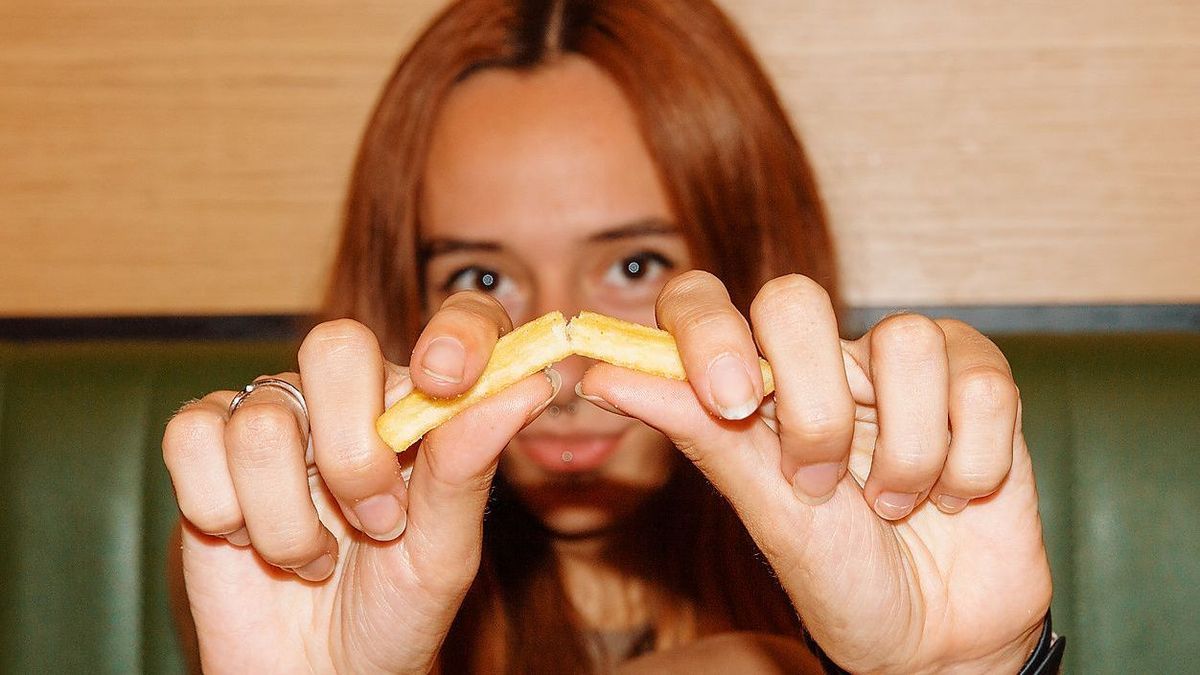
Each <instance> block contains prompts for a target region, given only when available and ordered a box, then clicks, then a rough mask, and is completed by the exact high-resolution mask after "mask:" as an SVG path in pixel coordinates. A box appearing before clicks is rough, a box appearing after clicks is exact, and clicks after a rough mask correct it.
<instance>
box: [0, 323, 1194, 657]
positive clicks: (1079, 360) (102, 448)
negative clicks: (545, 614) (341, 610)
mask: <svg viewBox="0 0 1200 675" xmlns="http://www.w3.org/2000/svg"><path fill="white" fill-rule="evenodd" d="M1001 345H1002V347H1004V349H1005V351H1006V353H1007V354H1008V355H1009V358H1010V360H1011V361H1012V364H1013V367H1014V370H1015V371H1016V373H1017V380H1018V383H1019V384H1020V386H1021V390H1022V394H1023V398H1024V401H1025V429H1026V434H1027V436H1028V439H1029V443H1030V447H1031V448H1032V449H1033V453H1034V457H1035V461H1036V463H1037V469H1038V477H1039V485H1040V489H1041V492H1042V495H1043V500H1042V510H1043V520H1044V523H1045V528H1046V536H1047V540H1048V543H1049V546H1050V550H1051V557H1052V564H1053V567H1054V574H1055V584H1056V591H1055V600H1054V616H1055V626H1056V627H1057V628H1058V629H1059V630H1060V631H1061V632H1064V633H1066V634H1068V635H1069V636H1070V639H1071V648H1070V650H1069V653H1068V663H1069V667H1070V670H1071V671H1073V672H1083V673H1118V672H1134V671H1136V672H1200V638H1198V636H1200V524H1198V523H1200V336H1196V335H1192V336H1094V337H1029V338H1007V339H1004V340H1001ZM293 359H294V357H293V354H292V349H291V347H290V346H289V345H285V344H281V343H263V344H259V343H237V344H214V343H205V344H194V343H190V344H185V343H175V344H152V343H140V342H123V343H86V344H27V345H18V344H0V537H2V539H0V541H2V542H3V544H2V545H0V672H3V673H9V672H12V673H27V672H47V673H68V672H89V673H126V672H139V671H143V672H156V673H157V672H178V671H180V662H179V658H178V656H177V653H176V644H175V638H174V635H173V632H172V626H171V621H170V618H169V614H168V611H167V607H166V602H165V582H164V577H163V574H162V570H163V565H164V558H165V545H166V544H165V542H166V538H167V535H168V533H169V530H170V528H171V525H172V523H173V521H174V519H175V508H174V505H173V498H172V495H171V489H170V484H169V481H168V480H167V476H166V472H165V470H164V469H163V467H162V462H161V458H160V451H159V442H160V438H161V434H162V430H163V425H164V424H165V421H166V419H167V418H168V417H169V416H170V415H171V413H172V411H173V410H174V409H175V408H177V407H178V406H179V405H180V404H181V403H182V402H183V401H185V400H187V399H189V398H192V397H194V396H198V395H201V394H203V393H204V392H207V391H209V390H212V389H220V388H226V389H229V388H236V387H237V386H240V385H241V384H242V383H244V382H246V381H248V380H249V379H251V378H252V377H253V376H254V375H257V374H260V373H264V372H277V371H281V370H288V369H290V368H291V367H292V365H291V364H292V363H293Z"/></svg>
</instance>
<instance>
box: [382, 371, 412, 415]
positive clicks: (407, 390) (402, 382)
mask: <svg viewBox="0 0 1200 675" xmlns="http://www.w3.org/2000/svg"><path fill="white" fill-rule="evenodd" d="M412 390H413V381H412V378H411V377H401V378H400V379H399V381H398V382H396V385H395V386H394V387H392V388H391V389H388V390H387V391H385V392H383V407H385V408H390V407H392V406H394V405H396V404H397V403H399V402H400V399H402V398H404V397H405V396H408V395H409V394H411V393H412Z"/></svg>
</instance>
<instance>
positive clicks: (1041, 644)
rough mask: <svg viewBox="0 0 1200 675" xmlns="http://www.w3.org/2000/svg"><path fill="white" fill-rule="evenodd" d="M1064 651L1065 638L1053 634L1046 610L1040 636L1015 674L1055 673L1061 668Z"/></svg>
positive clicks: (1053, 674) (1047, 674)
mask: <svg viewBox="0 0 1200 675" xmlns="http://www.w3.org/2000/svg"><path fill="white" fill-rule="evenodd" d="M1066 651H1067V638H1065V637H1063V636H1061V635H1055V634H1054V630H1053V628H1052V627H1051V625H1050V611H1049V610H1047V611H1046V620H1045V621H1043V622H1042V636H1041V637H1040V638H1038V643H1037V646H1036V647H1034V648H1033V653H1032V654H1030V655H1029V658H1028V659H1027V660H1026V661H1025V665H1024V666H1021V670H1020V672H1018V673H1017V675H1056V673H1058V671H1059V670H1060V669H1061V668H1062V661H1063V655H1064V654H1066Z"/></svg>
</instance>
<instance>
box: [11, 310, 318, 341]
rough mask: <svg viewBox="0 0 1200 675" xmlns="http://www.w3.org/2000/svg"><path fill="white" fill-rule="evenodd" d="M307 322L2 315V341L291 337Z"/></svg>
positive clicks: (255, 318) (295, 318)
mask: <svg viewBox="0 0 1200 675" xmlns="http://www.w3.org/2000/svg"><path fill="white" fill-rule="evenodd" d="M306 321H307V320H306V318H305V317H300V316H293V315H287V314H270V315H254V316H98V317H69V318H42V317H30V318H26V317H21V318H0V340H10V341H17V342H24V341H33V340H291V339H295V338H297V337H298V336H299V335H300V334H301V332H302V331H303V330H304V326H305V325H306Z"/></svg>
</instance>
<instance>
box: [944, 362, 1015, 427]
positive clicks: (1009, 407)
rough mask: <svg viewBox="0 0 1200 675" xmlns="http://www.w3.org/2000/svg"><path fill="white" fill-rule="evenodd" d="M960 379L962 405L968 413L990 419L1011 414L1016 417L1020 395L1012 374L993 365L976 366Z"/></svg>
mask: <svg viewBox="0 0 1200 675" xmlns="http://www.w3.org/2000/svg"><path fill="white" fill-rule="evenodd" d="M956 380H957V382H956V389H957V390H958V397H957V398H958V402H959V404H960V405H962V406H963V407H964V408H965V409H966V410H968V411H970V412H972V413H975V414H979V415H982V416H989V417H990V416H994V415H998V414H1003V413H1007V412H1010V411H1011V412H1013V413H1014V414H1015V411H1016V407H1017V399H1018V397H1019V395H1018V393H1017V385H1016V383H1015V382H1013V379H1012V377H1011V376H1009V374H1008V373H1006V372H1004V371H1001V370H999V369H997V368H994V367H992V366H973V367H971V368H968V369H967V370H964V371H962V372H961V373H959V374H958V377H957V378H956Z"/></svg>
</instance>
